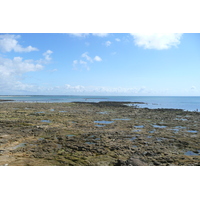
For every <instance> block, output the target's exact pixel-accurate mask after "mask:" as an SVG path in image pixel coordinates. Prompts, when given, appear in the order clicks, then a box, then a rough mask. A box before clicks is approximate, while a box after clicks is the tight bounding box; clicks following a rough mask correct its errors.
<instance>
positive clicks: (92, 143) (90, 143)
mask: <svg viewBox="0 0 200 200" xmlns="http://www.w3.org/2000/svg"><path fill="white" fill-rule="evenodd" d="M85 144H95V143H94V142H85Z"/></svg>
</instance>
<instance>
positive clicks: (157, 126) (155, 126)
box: [152, 124, 167, 128]
mask: <svg viewBox="0 0 200 200" xmlns="http://www.w3.org/2000/svg"><path fill="white" fill-rule="evenodd" d="M152 126H153V127H154V128H166V127H167V126H160V125H156V124H155V125H152Z"/></svg>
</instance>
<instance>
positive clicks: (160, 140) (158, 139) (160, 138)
mask: <svg viewBox="0 0 200 200" xmlns="http://www.w3.org/2000/svg"><path fill="white" fill-rule="evenodd" d="M166 139H167V138H164V137H157V138H156V140H157V141H158V142H162V141H163V140H166Z"/></svg>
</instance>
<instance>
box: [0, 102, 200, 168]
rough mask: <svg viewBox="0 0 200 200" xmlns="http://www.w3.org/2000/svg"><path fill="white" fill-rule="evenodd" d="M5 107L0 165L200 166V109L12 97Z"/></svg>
mask: <svg viewBox="0 0 200 200" xmlns="http://www.w3.org/2000/svg"><path fill="white" fill-rule="evenodd" d="M126 103H127V102H126ZM130 103H134V102H130ZM137 103H138V102H137ZM0 111H1V112H0V125H1V126H0V141H1V147H0V165H11V166H18V165H20V166H27V165H31V166H35V165H37V166H50V165H53V166H60V165H64V166H69V165H72V166H75V165H76V166H100V165H103V166H127V165H132V166H133V165H139V166H158V165H159V166H168V165H173V166H184V165H189V166H193V165H200V147H199V142H200V126H199V122H200V113H199V112H194V111H184V110H182V109H148V108H138V107H132V106H127V105H124V102H109V101H106V102H105V101H104V102H99V103H92V102H62V103H61V102H57V103H54V102H52V103H34V102H31V104H30V102H29V103H28V102H16V101H12V104H11V103H10V102H4V103H3V104H0Z"/></svg>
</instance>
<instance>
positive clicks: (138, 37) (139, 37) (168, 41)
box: [131, 33, 182, 50]
mask: <svg viewBox="0 0 200 200" xmlns="http://www.w3.org/2000/svg"><path fill="white" fill-rule="evenodd" d="M131 35H132V36H133V38H134V43H135V45H136V46H139V47H143V48H145V49H157V50H162V49H169V48H171V47H172V46H175V47H177V46H178V45H179V44H180V39H181V36H182V34H181V33H167V34H161V33H158V34H155V33H152V34H148V33H147V34H140V33H131Z"/></svg>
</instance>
